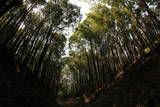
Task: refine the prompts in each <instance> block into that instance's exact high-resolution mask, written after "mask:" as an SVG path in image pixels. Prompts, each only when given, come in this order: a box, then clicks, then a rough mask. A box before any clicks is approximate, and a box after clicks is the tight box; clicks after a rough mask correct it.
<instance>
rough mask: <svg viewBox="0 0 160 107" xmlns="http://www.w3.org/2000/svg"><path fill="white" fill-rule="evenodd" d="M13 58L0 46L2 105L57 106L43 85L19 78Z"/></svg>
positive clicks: (0, 105)
mask: <svg viewBox="0 0 160 107" xmlns="http://www.w3.org/2000/svg"><path fill="white" fill-rule="evenodd" d="M12 59H13V58H11V56H9V55H8V53H7V52H6V50H5V49H2V48H1V47H0V107H57V106H58V105H57V104H56V103H55V102H54V101H53V100H52V98H49V96H48V95H47V94H46V93H45V92H43V91H44V88H43V87H42V86H41V87H36V86H32V85H31V84H28V83H26V82H25V81H21V79H19V77H18V75H17V72H16V67H15V65H14V61H13V60H12Z"/></svg>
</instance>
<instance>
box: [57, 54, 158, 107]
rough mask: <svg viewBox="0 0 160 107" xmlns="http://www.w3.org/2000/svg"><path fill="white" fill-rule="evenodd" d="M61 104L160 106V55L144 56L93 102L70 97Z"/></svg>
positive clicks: (74, 106) (65, 106) (72, 106)
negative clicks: (86, 102) (81, 101)
mask: <svg viewBox="0 0 160 107" xmlns="http://www.w3.org/2000/svg"><path fill="white" fill-rule="evenodd" d="M139 64H141V65H139ZM59 104H61V106H62V107H160V56H159V55H157V54H155V53H152V54H150V55H149V56H145V57H143V60H142V62H141V63H138V64H134V65H133V66H131V68H130V69H129V70H128V71H127V72H126V73H124V74H123V75H122V77H121V78H119V79H117V80H116V81H115V82H114V84H113V85H112V86H111V87H110V88H108V89H106V90H104V91H102V92H101V93H99V95H98V96H97V97H96V100H94V101H92V102H91V103H88V104H84V103H83V104H82V103H81V104H80V103H79V100H76V99H73V98H70V99H68V101H67V100H63V101H62V100H59Z"/></svg>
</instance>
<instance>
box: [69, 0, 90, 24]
mask: <svg viewBox="0 0 160 107" xmlns="http://www.w3.org/2000/svg"><path fill="white" fill-rule="evenodd" d="M69 2H70V3H72V4H75V5H77V6H78V7H80V8H81V14H82V21H83V20H84V19H85V18H86V14H87V13H89V12H90V8H91V5H90V4H89V3H88V2H84V1H80V0H69Z"/></svg>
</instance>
